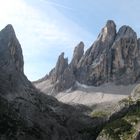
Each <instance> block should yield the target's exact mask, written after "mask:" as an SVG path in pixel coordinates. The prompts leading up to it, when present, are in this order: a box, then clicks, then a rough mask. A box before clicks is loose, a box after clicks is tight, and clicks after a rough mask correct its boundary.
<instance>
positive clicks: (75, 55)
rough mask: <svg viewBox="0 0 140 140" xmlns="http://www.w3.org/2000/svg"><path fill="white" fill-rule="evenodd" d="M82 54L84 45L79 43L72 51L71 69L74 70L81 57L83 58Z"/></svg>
mask: <svg viewBox="0 0 140 140" xmlns="http://www.w3.org/2000/svg"><path fill="white" fill-rule="evenodd" d="M83 54H84V43H83V42H82V41H81V42H80V43H79V44H78V45H77V46H76V47H75V49H74V52H73V58H72V61H71V64H70V65H71V66H72V67H73V68H76V67H77V65H78V63H79V61H80V59H81V57H82V56H83Z"/></svg>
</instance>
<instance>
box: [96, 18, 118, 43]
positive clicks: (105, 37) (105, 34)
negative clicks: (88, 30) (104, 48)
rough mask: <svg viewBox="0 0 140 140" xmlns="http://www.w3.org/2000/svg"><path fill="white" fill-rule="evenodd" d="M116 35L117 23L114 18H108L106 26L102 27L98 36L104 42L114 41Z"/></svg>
mask: <svg viewBox="0 0 140 140" xmlns="http://www.w3.org/2000/svg"><path fill="white" fill-rule="evenodd" d="M115 35H116V24H115V23H114V21H113V20H108V21H107V23H106V25H105V27H104V28H103V29H102V31H101V33H100V34H99V36H98V39H101V41H102V42H106V41H113V40H114V37H115Z"/></svg>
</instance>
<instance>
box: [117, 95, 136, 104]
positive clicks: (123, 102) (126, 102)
mask: <svg viewBox="0 0 140 140" xmlns="http://www.w3.org/2000/svg"><path fill="white" fill-rule="evenodd" d="M133 103H134V102H133V100H132V98H131V97H130V96H129V97H128V98H124V99H122V100H120V101H119V104H124V105H131V104H133Z"/></svg>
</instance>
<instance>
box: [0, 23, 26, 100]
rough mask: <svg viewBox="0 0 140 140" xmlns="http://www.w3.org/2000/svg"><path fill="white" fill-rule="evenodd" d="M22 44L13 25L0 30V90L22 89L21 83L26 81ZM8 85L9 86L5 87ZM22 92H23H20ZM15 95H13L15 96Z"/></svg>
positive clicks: (4, 91)
mask: <svg viewBox="0 0 140 140" xmlns="http://www.w3.org/2000/svg"><path fill="white" fill-rule="evenodd" d="M23 65H24V61H23V55H22V49H21V45H20V43H19V41H18V39H17V37H16V34H15V31H14V29H13V27H12V25H7V26H6V27H5V28H4V29H3V30H1V31H0V85H1V87H0V90H1V92H3V93H4V94H6V93H8V91H9V92H11V91H12V90H17V91H19V90H22V89H23V88H24V87H23V86H21V83H24V82H25V81H26V77H25V75H24V72H23V69H24V68H23ZM5 87H7V88H5ZM19 93H21V92H19ZM13 97H14V96H12V98H13Z"/></svg>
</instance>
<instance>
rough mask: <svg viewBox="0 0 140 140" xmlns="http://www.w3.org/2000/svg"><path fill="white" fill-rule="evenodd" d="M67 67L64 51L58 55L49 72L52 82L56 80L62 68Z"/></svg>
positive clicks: (61, 72)
mask: <svg viewBox="0 0 140 140" xmlns="http://www.w3.org/2000/svg"><path fill="white" fill-rule="evenodd" d="M67 67H68V58H64V52H62V53H61V54H60V55H59V57H58V60H57V63H56V66H55V68H54V69H53V70H52V71H51V72H50V74H49V77H50V78H51V81H52V83H54V82H56V81H57V80H58V78H59V77H60V76H61V75H62V74H63V72H64V70H65V69H66V68H67Z"/></svg>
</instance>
